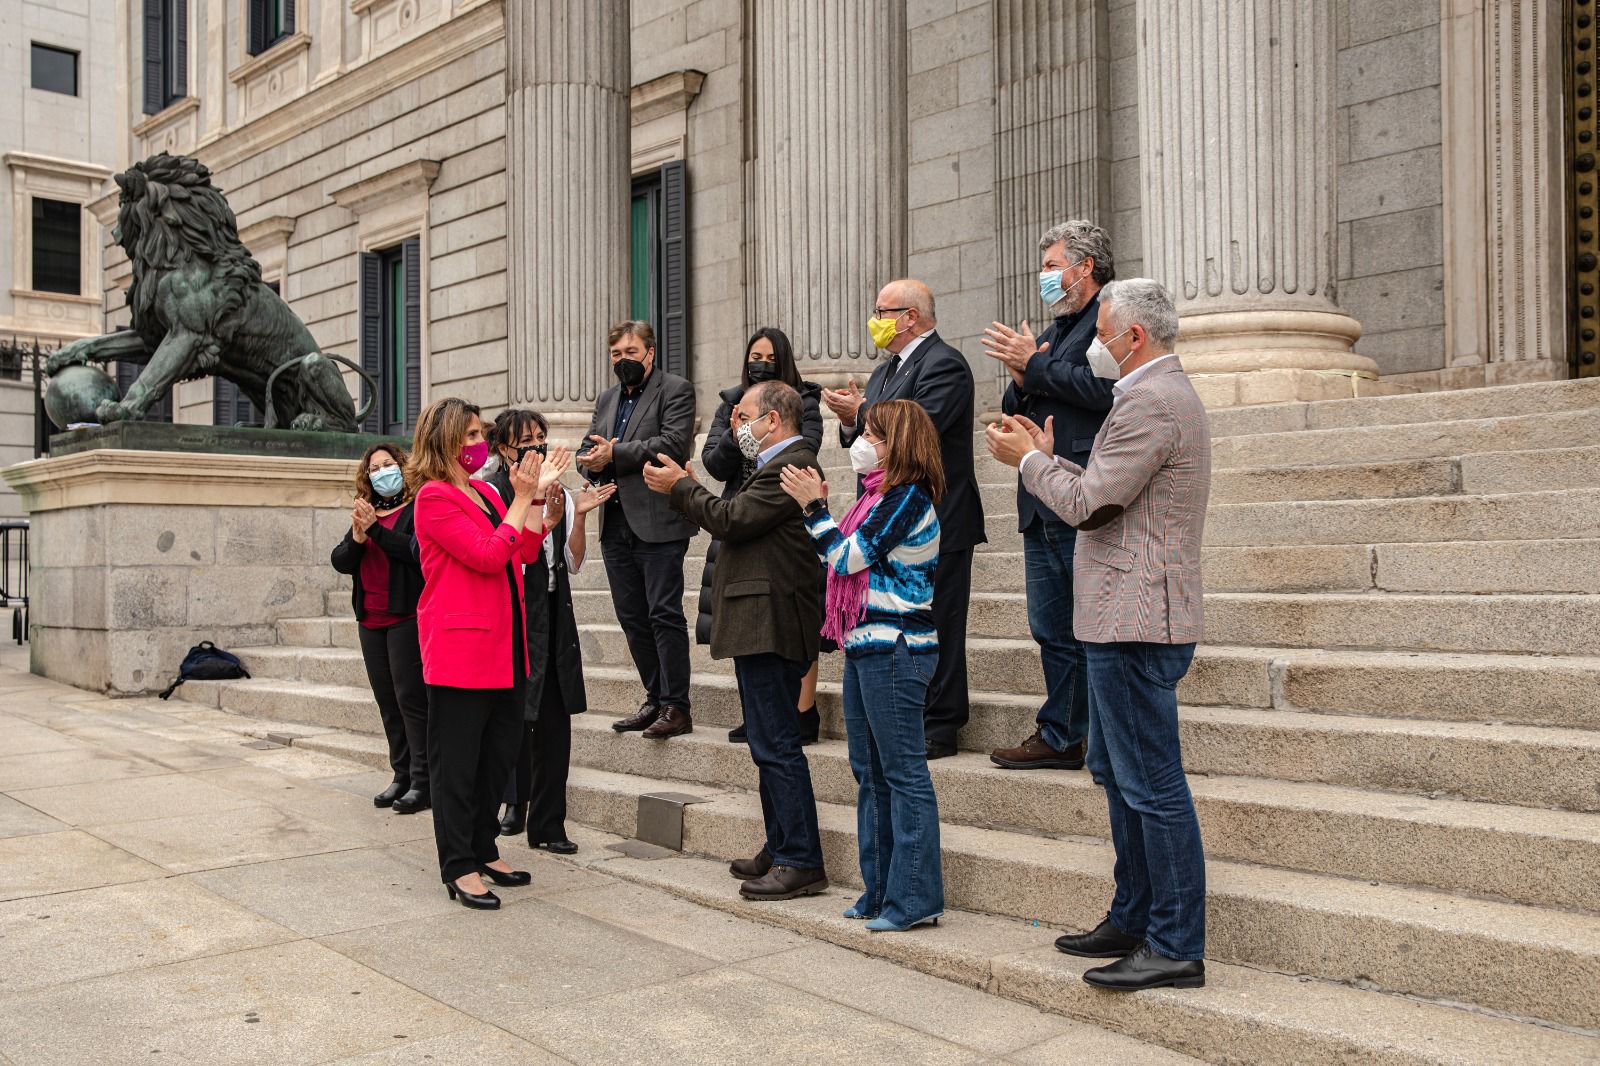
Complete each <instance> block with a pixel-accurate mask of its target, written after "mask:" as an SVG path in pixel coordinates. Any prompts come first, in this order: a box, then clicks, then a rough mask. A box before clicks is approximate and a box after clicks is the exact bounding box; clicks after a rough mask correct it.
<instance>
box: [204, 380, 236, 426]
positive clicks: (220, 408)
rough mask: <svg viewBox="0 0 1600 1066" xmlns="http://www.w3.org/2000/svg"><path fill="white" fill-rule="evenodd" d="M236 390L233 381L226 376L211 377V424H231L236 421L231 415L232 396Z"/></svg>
mask: <svg viewBox="0 0 1600 1066" xmlns="http://www.w3.org/2000/svg"><path fill="white" fill-rule="evenodd" d="M237 391H238V390H236V389H235V388H234V385H233V382H231V381H229V380H228V379H227V378H212V379H211V424H212V425H213V426H231V425H233V423H234V422H235V421H236V419H235V418H234V417H233V398H234V395H235V393H236V392H237Z"/></svg>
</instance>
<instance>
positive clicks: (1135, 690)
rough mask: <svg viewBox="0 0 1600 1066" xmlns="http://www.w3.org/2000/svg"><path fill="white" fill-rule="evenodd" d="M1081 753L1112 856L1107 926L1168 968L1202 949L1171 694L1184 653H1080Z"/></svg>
mask: <svg viewBox="0 0 1600 1066" xmlns="http://www.w3.org/2000/svg"><path fill="white" fill-rule="evenodd" d="M1084 651H1085V652H1086V653H1087V655H1088V662H1089V748H1088V752H1087V760H1088V765H1089V769H1090V771H1092V772H1093V773H1094V776H1095V779H1096V780H1098V781H1099V782H1100V783H1101V784H1102V785H1104V786H1105V790H1106V806H1107V807H1108V808H1109V810H1110V813H1111V843H1112V846H1113V847H1115V848H1116V852H1117V864H1116V870H1115V877H1116V882H1117V891H1116V895H1115V896H1114V897H1113V899H1112V901H1111V921H1112V924H1114V925H1115V926H1116V927H1117V928H1118V929H1120V930H1122V931H1123V932H1124V933H1126V934H1128V935H1129V936H1142V937H1144V939H1145V940H1146V941H1147V942H1148V943H1149V944H1150V946H1151V947H1152V948H1154V949H1155V950H1156V951H1157V952H1158V953H1159V954H1162V955H1165V956H1166V957H1167V958H1169V959H1199V958H1203V957H1204V956H1205V945H1206V857H1205V851H1204V849H1203V847H1202V846H1201V843H1200V821H1199V819H1198V818H1196V817H1195V813H1194V797H1192V796H1191V795H1190V794H1189V781H1188V779H1187V778H1185V777H1184V776H1183V754H1182V752H1181V751H1180V750H1179V747H1178V694H1177V686H1178V682H1179V680H1181V679H1182V677H1183V675H1184V674H1186V673H1188V672H1189V664H1190V663H1191V662H1193V661H1194V645H1193V644H1140V643H1124V644H1090V643H1085V644H1084Z"/></svg>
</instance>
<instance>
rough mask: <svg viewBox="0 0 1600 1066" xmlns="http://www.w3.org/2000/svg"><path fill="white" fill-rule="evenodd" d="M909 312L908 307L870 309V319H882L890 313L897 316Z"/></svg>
mask: <svg viewBox="0 0 1600 1066" xmlns="http://www.w3.org/2000/svg"><path fill="white" fill-rule="evenodd" d="M910 310H911V308H909V307H874V308H873V309H872V317H873V318H882V317H883V316H884V315H886V314H888V313H889V312H890V311H893V312H894V313H895V314H897V315H903V314H905V313H906V312H907V311H910Z"/></svg>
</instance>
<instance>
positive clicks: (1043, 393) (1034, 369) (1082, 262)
mask: <svg viewBox="0 0 1600 1066" xmlns="http://www.w3.org/2000/svg"><path fill="white" fill-rule="evenodd" d="M1039 254H1040V255H1041V257H1042V261H1041V262H1040V264H1039V299H1041V300H1043V301H1044V304H1045V307H1047V308H1048V309H1049V310H1050V313H1051V314H1052V315H1054V316H1055V321H1054V322H1052V323H1051V324H1050V326H1049V327H1048V328H1047V329H1045V331H1044V332H1043V333H1041V334H1039V335H1038V336H1037V337H1035V336H1034V335H1033V331H1032V330H1031V329H1029V328H1028V323H1027V322H1026V321H1024V322H1023V323H1022V325H1021V326H1020V327H1018V328H1017V329H1012V328H1010V327H1009V326H1007V325H1005V324H1004V323H1001V322H996V323H994V324H993V325H991V326H990V327H989V328H988V329H986V330H984V331H983V332H984V337H983V349H984V353H985V354H986V355H988V356H990V357H991V358H993V359H995V360H997V361H998V362H1000V363H1001V364H1002V365H1004V366H1005V368H1006V372H1007V373H1009V374H1010V375H1011V384H1010V386H1008V387H1007V388H1006V393H1005V397H1004V399H1002V400H1001V402H1000V410H1001V411H1003V412H1004V413H1006V414H1008V415H1025V416H1026V417H1027V418H1028V419H1029V420H1030V421H1032V422H1034V423H1036V424H1043V423H1044V421H1045V419H1047V418H1053V419H1055V425H1056V435H1055V446H1056V452H1055V454H1057V455H1059V456H1061V457H1062V458H1063V459H1068V460H1070V461H1072V462H1074V463H1077V464H1078V465H1079V466H1084V465H1085V464H1087V463H1088V462H1089V452H1090V447H1091V445H1093V443H1094V438H1095V434H1097V433H1099V432H1100V426H1101V425H1102V424H1103V423H1104V422H1105V420H1106V412H1108V411H1110V410H1111V382H1110V381H1109V380H1107V379H1106V378H1103V377H1100V376H1099V375H1097V374H1095V372H1094V370H1093V368H1091V367H1090V366H1089V347H1090V344H1091V343H1092V342H1093V341H1094V330H1095V322H1096V321H1097V320H1098V318H1099V315H1100V288H1101V286H1102V285H1104V284H1105V283H1106V282H1108V281H1110V280H1111V279H1112V278H1113V277H1115V276H1116V269H1115V267H1114V265H1113V264H1112V260H1111V237H1110V235H1109V234H1107V233H1106V231H1105V230H1103V229H1101V228H1100V227H1099V226H1096V225H1095V224H1094V223H1092V222H1086V221H1084V220H1082V219H1073V220H1072V221H1070V222H1063V223H1061V224H1060V225H1059V226H1051V227H1050V228H1049V229H1048V230H1046V231H1045V232H1044V236H1042V237H1040V238H1039ZM1017 529H1018V530H1019V531H1020V532H1021V533H1022V561H1023V580H1024V582H1025V584H1026V587H1027V592H1028V632H1029V633H1031V634H1032V635H1033V639H1034V641H1035V643H1037V644H1038V645H1039V664H1040V666H1042V667H1043V669H1044V702H1043V703H1041V704H1040V705H1039V711H1038V713H1037V714H1036V715H1035V716H1034V729H1033V733H1032V734H1030V735H1029V736H1028V738H1027V739H1026V740H1024V741H1023V742H1022V743H1021V744H1018V745H1016V746H1015V747H1009V748H998V749H996V750H995V751H993V752H992V753H990V755H989V759H990V760H991V761H992V762H993V763H994V764H995V765H996V766H1003V767H1005V768H1007V769H1011V770H1036V769H1057V770H1081V769H1083V750H1084V744H1085V741H1086V740H1087V738H1088V735H1089V685H1088V682H1087V681H1086V680H1085V679H1084V665H1083V644H1082V642H1080V641H1079V640H1078V638H1077V636H1076V635H1075V634H1074V633H1073V631H1072V551H1073V543H1074V541H1075V540H1076V539H1077V530H1075V529H1073V528H1072V527H1071V526H1069V525H1067V524H1066V523H1065V522H1063V521H1061V519H1060V518H1058V517H1057V516H1056V515H1055V513H1054V512H1052V511H1051V510H1050V508H1048V507H1046V506H1044V505H1043V504H1041V503H1040V502H1039V501H1038V500H1036V499H1034V496H1033V493H1031V492H1029V491H1028V487H1027V486H1026V485H1024V484H1022V482H1021V479H1020V478H1019V479H1018V481H1017Z"/></svg>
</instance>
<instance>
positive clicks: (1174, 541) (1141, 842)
mask: <svg viewBox="0 0 1600 1066" xmlns="http://www.w3.org/2000/svg"><path fill="white" fill-rule="evenodd" d="M1096 336H1097V338H1098V340H1099V341H1100V343H1101V345H1103V346H1104V347H1103V349H1100V350H1098V351H1095V352H1092V353H1091V355H1090V362H1091V364H1094V365H1095V368H1096V373H1099V374H1100V375H1101V376H1103V377H1108V378H1116V379H1117V381H1116V384H1115V386H1114V387H1113V391H1114V397H1113V400H1112V407H1111V414H1110V415H1109V416H1107V418H1106V421H1105V425H1104V426H1102V427H1101V428H1100V432H1099V434H1098V435H1097V436H1096V437H1095V441H1094V448H1093V454H1092V455H1091V456H1090V458H1089V461H1088V464H1087V465H1086V466H1079V465H1077V464H1076V463H1072V462H1070V461H1068V460H1066V459H1062V458H1059V457H1057V456H1056V455H1055V450H1054V447H1053V445H1054V440H1053V433H1054V428H1055V427H1054V419H1046V420H1045V424H1044V426H1043V427H1040V426H1038V425H1035V424H1034V423H1033V422H1031V421H1030V420H1028V419H1026V418H1023V417H1021V416H1016V417H1009V418H1006V419H1004V420H1002V422H1001V423H1000V424H998V425H994V426H990V427H989V429H988V431H987V436H988V443H989V450H990V451H991V452H992V453H993V454H994V456H995V457H996V458H997V459H1000V460H1001V461H1002V462H1005V463H1008V464H1010V465H1011V466H1015V467H1018V469H1019V470H1020V472H1021V474H1022V481H1023V484H1024V485H1025V486H1026V488H1027V489H1028V491H1029V492H1031V493H1033V494H1034V496H1036V497H1037V498H1038V499H1039V500H1040V501H1041V502H1042V503H1044V504H1045V506H1047V507H1049V508H1050V509H1051V510H1052V511H1054V512H1055V513H1056V514H1058V515H1060V516H1061V518H1062V520H1063V521H1065V522H1067V523H1068V524H1069V525H1072V526H1075V527H1076V528H1077V529H1078V543H1077V553H1076V557H1075V560H1074V563H1073V586H1074V588H1073V617H1072V626H1073V630H1074V632H1075V633H1076V634H1077V636H1078V638H1079V639H1080V640H1082V641H1083V643H1084V651H1085V653H1086V656H1087V659H1088V674H1089V747H1088V752H1087V761H1088V765H1089V769H1090V770H1091V771H1092V772H1093V773H1094V776H1095V779H1096V780H1097V781H1099V782H1100V783H1101V784H1102V785H1103V786H1104V787H1105V790H1106V803H1107V806H1108V808H1109V810H1110V820H1111V843H1112V846H1113V847H1114V848H1115V849H1116V854H1117V863H1116V870H1115V878H1116V895H1115V897H1114V898H1113V899H1112V901H1111V910H1110V913H1108V914H1107V915H1106V917H1105V919H1104V920H1103V921H1102V922H1101V923H1100V925H1099V926H1098V927H1097V928H1095V929H1094V931H1092V932H1089V933H1084V934H1081V935H1074V934H1069V935H1067V936H1063V937H1061V938H1059V939H1058V940H1057V941H1056V947H1057V948H1059V949H1060V950H1062V951H1064V952H1066V953H1067V954H1069V955H1080V956H1084V957H1087V958H1116V959H1118V961H1117V962H1114V963H1111V964H1110V965H1107V966H1101V967H1098V968H1095V969H1092V970H1089V971H1087V972H1085V973H1084V975H1083V979H1084V980H1085V981H1087V982H1089V983H1090V984H1092V985H1097V986H1099V987H1101V988H1107V989H1111V990H1114V991H1133V990H1136V989H1140V988H1162V987H1169V986H1170V987H1177V988H1198V987H1200V986H1202V985H1204V984H1205V963H1204V962H1203V961H1202V960H1203V957H1204V955H1205V913H1206V910H1205V908H1206V881H1205V853H1204V850H1203V848H1202V845H1201V842H1200V822H1199V820H1198V819H1197V818H1196V817H1195V811H1194V799H1193V797H1191V796H1190V794H1189V783H1188V781H1187V779H1186V778H1185V777H1184V773H1183V758H1182V753H1181V751H1180V749H1179V744H1178V697H1177V691H1176V689H1177V684H1178V681H1179V680H1180V679H1181V678H1182V677H1183V675H1184V674H1185V673H1187V672H1188V670H1189V664H1190V662H1191V661H1193V659H1194V646H1195V643H1196V641H1198V640H1199V639H1200V625H1201V612H1202V608H1203V597H1202V594H1201V585H1200V540H1201V535H1202V533H1203V532H1204V528H1205V516H1206V500H1207V497H1208V496H1209V495H1210V492H1211V434H1210V430H1209V429H1208V428H1207V425H1206V413H1205V407H1204V406H1203V405H1202V404H1201V402H1200V398H1199V397H1198V396H1197V395H1195V391H1194V387H1193V386H1192V385H1190V383H1189V378H1188V376H1187V375H1186V374H1185V373H1184V372H1183V365H1182V364H1181V363H1179V362H1178V357H1177V356H1176V355H1174V354H1173V352H1172V348H1173V345H1174V343H1176V341H1177V338H1178V314H1177V311H1176V310H1175V309H1174V308H1173V305H1172V296H1171V294H1169V293H1168V292H1167V290H1166V289H1164V288H1162V287H1161V286H1160V285H1159V284H1157V283H1156V282H1154V281H1150V280H1148V279H1146V278H1134V279H1130V280H1128V281H1113V282H1110V283H1109V284H1107V285H1106V286H1105V288H1103V289H1101V290H1100V315H1099V319H1098V325H1097V333H1096Z"/></svg>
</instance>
